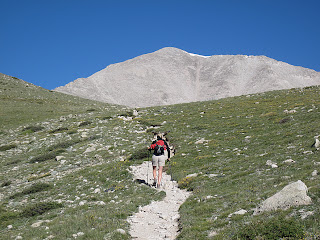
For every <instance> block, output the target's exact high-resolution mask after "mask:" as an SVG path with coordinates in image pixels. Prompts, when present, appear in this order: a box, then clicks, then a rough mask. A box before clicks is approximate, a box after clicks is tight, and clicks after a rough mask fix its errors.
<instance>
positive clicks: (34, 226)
mask: <svg viewBox="0 0 320 240" xmlns="http://www.w3.org/2000/svg"><path fill="white" fill-rule="evenodd" d="M42 223H43V221H39V222H35V223H34V224H32V225H31V227H33V228H37V227H40V226H41V224H42Z"/></svg>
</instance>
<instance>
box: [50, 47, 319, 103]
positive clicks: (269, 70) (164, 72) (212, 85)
mask: <svg viewBox="0 0 320 240" xmlns="http://www.w3.org/2000/svg"><path fill="white" fill-rule="evenodd" d="M319 84H320V73H319V72H316V71H314V70H311V69H307V68H303V67H296V66H293V65H290V64H288V63H284V62H280V61H277V60H274V59H272V58H269V57H266V56H247V55H212V56H201V55H197V54H194V53H188V52H186V51H184V50H181V49H177V48H172V47H167V48H163V49H160V50H158V51H155V52H152V53H148V54H144V55H141V56H138V57H135V58H132V59H129V60H127V61H124V62H121V63H115V64H111V65H109V66H107V67H106V68H104V69H102V70H100V71H98V72H97V73H94V74H93V75H91V76H90V77H88V78H78V79H76V80H75V81H73V82H70V83H68V84H67V85H65V86H61V87H58V88H56V89H55V91H58V92H63V93H66V94H71V95H76V96H80V97H83V98H88V99H92V100H98V101H102V102H107V103H112V104H119V105H126V106H129V107H150V106H158V105H171V104H177V103H187V102H197V101H207V100H216V99H221V98H225V97H233V96H240V95H246V94H254V93H259V92H266V91H272V90H281V89H290V88H297V87H306V86H312V85H319Z"/></svg>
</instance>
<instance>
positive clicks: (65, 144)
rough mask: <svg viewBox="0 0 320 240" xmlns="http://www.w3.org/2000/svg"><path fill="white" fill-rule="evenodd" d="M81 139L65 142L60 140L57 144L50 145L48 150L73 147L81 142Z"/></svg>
mask: <svg viewBox="0 0 320 240" xmlns="http://www.w3.org/2000/svg"><path fill="white" fill-rule="evenodd" d="M80 142H81V141H80V140H78V139H75V140H69V141H64V142H59V143H56V144H53V145H51V146H50V147H48V149H47V150H48V151H57V150H59V149H60V150H61V149H66V148H68V147H71V146H73V145H75V144H77V143H80Z"/></svg>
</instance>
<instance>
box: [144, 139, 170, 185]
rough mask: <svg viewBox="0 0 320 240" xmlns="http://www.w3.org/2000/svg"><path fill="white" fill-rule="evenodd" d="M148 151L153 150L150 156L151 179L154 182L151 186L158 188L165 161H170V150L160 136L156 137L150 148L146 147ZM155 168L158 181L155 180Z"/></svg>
mask: <svg viewBox="0 0 320 240" xmlns="http://www.w3.org/2000/svg"><path fill="white" fill-rule="evenodd" d="M148 149H149V150H154V151H153V155H152V167H153V179H154V182H153V184H152V186H156V187H157V188H160V185H161V178H162V171H163V167H164V165H165V162H166V160H168V161H170V148H169V146H168V143H167V142H166V141H165V140H163V138H162V136H161V134H158V135H157V139H156V140H155V141H153V142H152V144H151V146H150V147H148ZM157 167H159V170H158V179H157Z"/></svg>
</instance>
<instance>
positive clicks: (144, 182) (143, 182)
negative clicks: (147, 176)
mask: <svg viewBox="0 0 320 240" xmlns="http://www.w3.org/2000/svg"><path fill="white" fill-rule="evenodd" d="M136 182H137V183H139V184H145V185H147V186H149V187H150V184H148V183H147V182H146V181H145V180H144V179H136Z"/></svg>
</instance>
